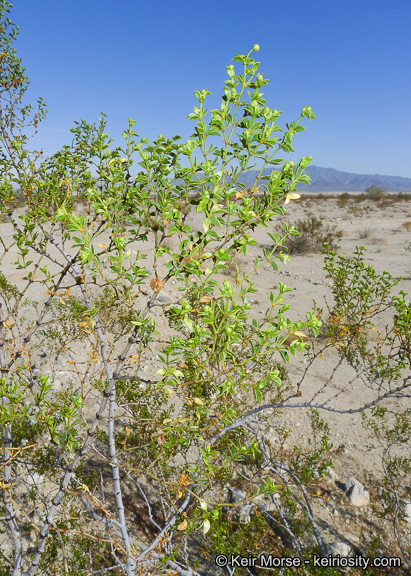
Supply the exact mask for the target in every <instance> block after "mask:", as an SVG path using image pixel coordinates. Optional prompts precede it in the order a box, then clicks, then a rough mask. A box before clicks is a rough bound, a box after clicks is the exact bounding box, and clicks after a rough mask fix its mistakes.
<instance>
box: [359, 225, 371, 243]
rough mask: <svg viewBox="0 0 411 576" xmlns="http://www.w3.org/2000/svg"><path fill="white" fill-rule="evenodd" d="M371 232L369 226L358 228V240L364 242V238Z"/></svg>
mask: <svg viewBox="0 0 411 576" xmlns="http://www.w3.org/2000/svg"><path fill="white" fill-rule="evenodd" d="M371 233H372V230H371V228H370V226H364V227H363V228H359V229H358V230H357V234H358V238H360V240H364V238H369V237H370V236H371Z"/></svg>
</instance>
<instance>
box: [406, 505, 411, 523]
mask: <svg viewBox="0 0 411 576" xmlns="http://www.w3.org/2000/svg"><path fill="white" fill-rule="evenodd" d="M404 520H405V521H406V522H407V523H408V524H411V502H406V503H405V506H404Z"/></svg>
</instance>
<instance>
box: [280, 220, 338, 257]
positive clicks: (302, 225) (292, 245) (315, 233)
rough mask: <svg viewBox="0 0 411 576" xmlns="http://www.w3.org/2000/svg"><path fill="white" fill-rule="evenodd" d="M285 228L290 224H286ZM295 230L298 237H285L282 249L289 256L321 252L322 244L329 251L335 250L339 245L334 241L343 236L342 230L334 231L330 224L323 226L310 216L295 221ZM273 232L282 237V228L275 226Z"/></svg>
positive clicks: (322, 223)
mask: <svg viewBox="0 0 411 576" xmlns="http://www.w3.org/2000/svg"><path fill="white" fill-rule="evenodd" d="M287 226H290V224H288V223H287ZM294 227H295V229H296V230H297V231H298V232H300V235H298V236H291V235H290V236H287V238H286V239H285V242H284V245H283V247H285V248H286V249H287V250H288V253H289V254H306V253H308V252H314V253H315V252H322V244H324V243H326V244H327V245H328V248H329V249H330V250H337V249H338V248H339V245H338V244H337V242H336V240H338V239H340V238H341V237H342V235H343V232H342V230H338V229H335V228H334V226H331V225H330V224H324V222H323V221H322V220H320V219H319V218H316V217H315V216H311V217H310V218H306V219H305V220H297V221H296V222H295V223H294ZM274 232H276V233H277V234H279V235H280V236H283V235H284V228H283V226H282V225H281V224H277V226H275V228H274Z"/></svg>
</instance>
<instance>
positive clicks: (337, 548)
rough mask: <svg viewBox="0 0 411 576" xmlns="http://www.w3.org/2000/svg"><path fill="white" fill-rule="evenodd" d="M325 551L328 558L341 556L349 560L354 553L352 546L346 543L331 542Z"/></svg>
mask: <svg viewBox="0 0 411 576" xmlns="http://www.w3.org/2000/svg"><path fill="white" fill-rule="evenodd" d="M325 549H326V554H327V556H329V555H331V556H337V554H339V555H340V556H341V557H344V558H347V557H348V556H351V553H352V550H351V546H349V545H348V544H346V543H345V542H331V543H330V544H326V545H325Z"/></svg>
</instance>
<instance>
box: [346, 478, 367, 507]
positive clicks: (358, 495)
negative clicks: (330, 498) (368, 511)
mask: <svg viewBox="0 0 411 576" xmlns="http://www.w3.org/2000/svg"><path fill="white" fill-rule="evenodd" d="M345 493H346V495H347V498H348V499H349V501H350V503H351V504H352V505H353V506H368V504H369V503H370V494H369V492H367V490H365V489H364V486H363V485H362V484H361V482H359V481H358V480H357V479H356V478H354V477H353V476H351V477H350V478H349V479H348V481H347V482H346V483H345Z"/></svg>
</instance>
